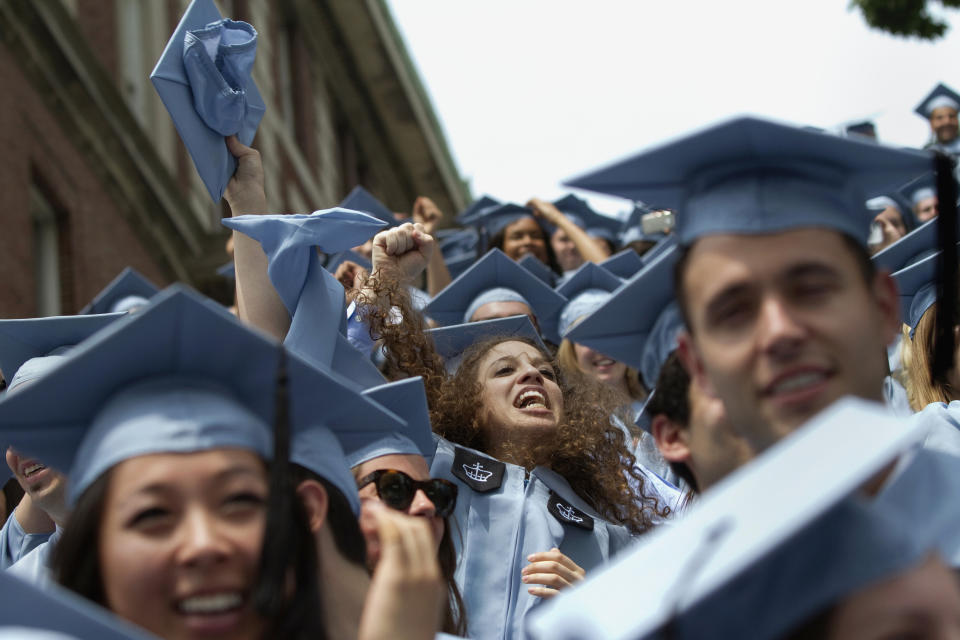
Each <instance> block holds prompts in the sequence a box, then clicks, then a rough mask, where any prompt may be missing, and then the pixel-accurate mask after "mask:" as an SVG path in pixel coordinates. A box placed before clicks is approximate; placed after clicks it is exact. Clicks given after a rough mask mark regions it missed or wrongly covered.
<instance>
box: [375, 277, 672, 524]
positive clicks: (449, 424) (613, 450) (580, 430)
mask: <svg viewBox="0 0 960 640" xmlns="http://www.w3.org/2000/svg"><path fill="white" fill-rule="evenodd" d="M368 287H369V288H367V289H366V291H368V292H369V294H372V295H365V296H362V297H361V298H360V299H359V300H358V302H359V305H360V311H361V313H362V314H363V316H364V319H365V321H366V322H367V323H368V325H369V326H370V332H371V335H372V336H374V337H375V338H377V339H379V340H381V341H382V344H383V346H384V352H385V356H386V365H385V372H386V374H387V376H388V377H389V378H391V379H399V378H403V377H409V376H417V375H419V376H422V377H423V379H424V385H425V387H426V392H427V402H428V406H429V408H430V420H431V424H432V425H433V430H434V432H436V433H437V434H438V435H440V436H442V437H444V438H446V439H448V440H450V441H451V442H454V443H456V444H459V445H462V446H465V447H470V448H472V449H477V450H478V451H484V452H488V451H490V450H491V449H492V446H491V444H492V443H491V441H490V438H491V434H490V433H489V432H488V431H487V430H486V429H485V428H484V420H483V411H482V407H481V402H480V397H481V392H482V389H483V387H482V385H481V383H480V380H479V372H478V367H479V364H480V361H481V360H482V359H483V357H484V356H485V355H486V353H487V352H488V351H489V350H490V349H491V348H493V347H494V346H496V345H498V344H502V343H503V342H514V341H522V342H526V343H527V344H531V345H533V346H537V345H535V344H534V343H532V342H528V341H526V340H522V339H519V338H517V337H515V336H505V337H499V338H492V339H489V340H485V341H481V342H478V343H476V344H474V345H472V346H471V347H470V348H468V349H467V350H466V351H465V352H464V354H463V357H462V361H461V364H460V366H459V367H458V369H457V371H456V372H455V373H453V374H452V375H448V374H447V372H446V370H445V368H444V362H443V359H442V358H441V357H440V355H439V354H438V353H437V351H436V349H435V348H434V345H433V342H432V341H431V340H430V339H429V337H428V336H427V335H426V334H425V333H424V326H425V322H424V319H423V317H422V316H421V315H420V314H419V313H418V312H417V311H416V310H415V309H414V308H413V307H412V305H411V304H410V299H409V294H408V293H407V292H406V290H405V288H404V287H402V286H400V285H399V283H397V282H396V281H391V279H390V278H389V277H384V276H383V275H382V274H376V275H375V276H374V277H372V278H370V280H369V281H368ZM398 312H399V313H398ZM398 315H399V316H400V318H399V319H398ZM537 348H539V347H537ZM543 355H544V356H545V357H548V358H551V356H550V354H548V353H544V354H543ZM551 360H552V358H551ZM554 369H555V370H556V371H557V384H558V385H559V387H560V390H561V392H562V393H563V404H564V410H563V416H562V418H561V420H560V423H559V424H558V425H557V428H556V432H555V434H554V436H553V437H551V438H544V439H543V442H542V443H541V444H540V445H538V446H536V447H534V448H532V449H531V448H530V447H529V445H527V444H524V445H523V446H517V447H515V448H511V446H510V443H509V442H507V443H497V444H498V445H500V446H499V447H498V449H499V450H501V451H503V450H506V451H507V452H508V457H509V458H510V459H511V460H512V461H515V462H517V463H519V464H523V465H524V466H527V467H528V468H529V467H531V466H533V465H535V464H543V465H545V466H548V467H549V468H550V469H552V470H553V471H555V472H556V473H558V474H560V475H561V476H562V477H563V478H564V479H565V480H566V481H567V482H568V483H569V484H570V486H571V487H572V488H573V490H574V491H575V492H576V493H577V495H579V496H580V497H581V498H583V499H584V500H585V501H586V502H587V503H588V504H590V505H591V506H592V507H593V508H594V509H595V510H596V511H597V513H599V514H600V515H602V516H603V517H604V518H606V519H607V520H609V521H611V522H615V523H620V524H623V525H625V526H626V527H627V528H628V529H629V530H630V531H631V532H632V533H634V534H639V533H643V532H645V531H647V530H648V529H650V528H651V526H652V525H653V521H654V519H655V518H658V517H659V518H662V517H665V516H666V515H668V514H669V512H670V509H669V507H667V506H666V505H663V506H661V505H660V504H659V501H658V500H657V498H656V497H655V496H653V495H650V494H648V492H647V491H646V490H645V489H646V487H645V481H644V478H643V476H642V475H641V474H640V473H639V472H638V471H636V459H635V458H634V456H633V454H632V452H631V451H630V449H629V448H628V445H627V439H626V437H625V435H624V433H623V432H622V431H621V430H620V429H619V428H617V427H616V426H614V425H613V424H612V423H611V422H610V416H611V414H612V413H613V412H614V411H615V410H616V407H617V406H618V404H620V403H621V402H622V398H620V396H619V394H617V393H616V392H615V391H613V390H612V389H610V388H608V387H607V386H606V385H603V384H601V383H600V382H598V381H596V380H594V379H592V378H590V377H588V376H586V375H584V374H582V373H579V372H570V371H563V370H561V368H560V367H559V366H558V365H557V364H556V363H554Z"/></svg>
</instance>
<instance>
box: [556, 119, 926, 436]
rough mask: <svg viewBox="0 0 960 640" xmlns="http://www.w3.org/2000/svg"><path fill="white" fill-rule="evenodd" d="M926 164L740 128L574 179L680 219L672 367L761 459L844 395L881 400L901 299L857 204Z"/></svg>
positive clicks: (922, 156) (749, 122)
mask: <svg viewBox="0 0 960 640" xmlns="http://www.w3.org/2000/svg"><path fill="white" fill-rule="evenodd" d="M930 163H931V161H930V157H929V156H928V155H927V154H926V153H923V152H918V151H910V150H899V149H890V148H885V147H881V146H878V145H876V144H873V143H871V142H865V141H860V140H855V139H842V138H838V137H835V136H830V135H827V134H824V133H820V132H816V131H810V130H805V129H799V128H795V127H790V126H784V125H780V124H776V123H773V122H768V121H764V120H760V119H756V118H739V119H735V120H732V121H728V122H726V123H722V124H720V125H716V126H714V127H711V128H709V129H706V130H703V131H701V132H699V133H695V134H692V135H690V136H687V137H685V138H682V139H680V140H677V141H674V142H671V143H668V144H665V145H663V146H661V147H658V148H655V149H653V150H651V151H648V152H645V153H642V154H640V155H638V156H635V157H633V158H630V159H628V160H626V161H624V162H622V163H619V164H617V165H614V166H612V167H608V168H606V169H603V170H601V171H598V172H596V173H594V174H591V175H588V176H584V177H583V178H580V179H578V180H575V181H574V182H573V183H571V184H572V186H579V187H583V188H589V189H594V190H598V191H604V192H607V193H611V192H612V193H616V195H621V196H624V197H628V198H631V199H634V200H644V201H648V202H649V201H655V202H658V203H661V204H663V205H664V206H670V207H671V208H675V209H676V210H677V211H678V229H677V233H678V236H679V241H680V244H681V246H682V248H683V251H684V253H683V256H682V258H681V259H680V261H679V262H678V264H677V270H676V274H677V277H676V279H675V283H676V292H677V299H678V302H679V304H680V307H681V310H682V312H683V315H684V318H685V320H686V326H687V331H686V332H685V333H684V334H682V335H681V337H680V341H679V342H680V355H681V357H682V359H683V361H684V364H685V365H686V367H687V369H688V370H689V371H690V372H691V374H692V377H693V379H694V382H695V383H696V384H698V385H700V386H701V387H702V388H703V389H705V390H706V391H707V392H708V393H709V394H711V395H714V396H717V397H720V398H721V399H722V400H723V401H724V404H725V405H726V410H727V415H728V418H729V420H730V422H731V424H733V425H734V426H735V428H736V429H737V430H738V431H739V432H740V433H741V434H742V435H743V436H744V437H745V438H746V439H747V440H748V441H749V442H750V444H751V445H752V446H753V447H754V448H755V449H757V450H758V451H762V450H763V449H765V448H767V447H769V446H770V445H771V444H773V443H775V442H776V441H777V440H779V439H780V438H782V437H783V436H785V435H787V434H788V433H790V432H791V431H793V430H794V429H796V428H797V427H799V426H800V425H801V424H803V423H804V422H806V421H807V420H808V419H809V418H811V417H812V416H813V415H815V414H816V413H818V412H819V411H820V410H822V409H824V408H826V407H827V406H829V405H830V404H832V403H833V402H834V401H836V400H837V399H839V398H840V397H842V396H844V395H850V394H852V395H856V396H860V397H862V398H866V399H869V400H875V401H877V402H880V401H882V399H883V380H884V377H885V376H886V364H885V360H884V349H885V347H886V345H887V344H888V343H889V342H890V341H891V340H892V339H893V337H894V336H895V334H896V332H897V331H898V329H899V327H900V323H899V311H898V306H897V305H898V296H897V290H896V286H895V285H894V283H893V281H892V280H891V278H890V276H889V274H887V273H884V272H876V271H875V270H874V268H873V266H872V264H871V263H870V261H869V258H868V254H867V252H866V248H865V240H866V236H867V231H868V228H867V225H866V224H865V223H864V222H863V218H862V213H861V212H862V204H863V202H864V201H865V200H866V198H867V197H868V196H870V195H875V194H876V193H878V192H881V191H883V190H884V189H885V188H889V187H890V186H891V185H892V184H897V183H898V182H901V183H902V182H904V181H906V180H909V179H911V178H912V177H915V176H917V175H919V174H921V173H923V172H925V171H929V168H930Z"/></svg>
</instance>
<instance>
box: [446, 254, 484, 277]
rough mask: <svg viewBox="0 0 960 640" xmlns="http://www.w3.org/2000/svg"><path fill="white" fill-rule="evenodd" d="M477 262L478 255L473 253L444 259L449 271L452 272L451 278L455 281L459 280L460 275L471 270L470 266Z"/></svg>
mask: <svg viewBox="0 0 960 640" xmlns="http://www.w3.org/2000/svg"><path fill="white" fill-rule="evenodd" d="M476 261H477V254H476V253H475V252H473V251H470V252H467V253H459V254H457V255H452V256H450V257H449V258H447V257H444V263H446V265H447V271H449V272H450V277H451V278H454V279H456V278H459V277H460V274H462V273H463V272H464V271H466V270H467V269H469V268H470V265H472V264H473V263H474V262H476Z"/></svg>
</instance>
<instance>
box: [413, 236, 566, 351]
mask: <svg viewBox="0 0 960 640" xmlns="http://www.w3.org/2000/svg"><path fill="white" fill-rule="evenodd" d="M507 301H517V302H523V303H525V304H526V305H527V306H529V307H530V309H531V311H533V314H534V315H535V316H536V318H537V321H538V322H539V323H540V328H541V329H542V330H543V331H544V335H552V334H553V333H554V329H553V328H552V327H551V322H554V321H555V314H556V313H557V311H559V310H560V307H562V306H563V304H564V302H565V299H564V298H563V296H561V295H560V294H559V293H556V292H555V291H554V290H553V289H551V288H550V287H549V286H547V285H546V284H544V283H543V282H542V281H541V280H540V279H538V278H537V277H536V276H534V275H533V274H531V273H530V272H529V271H527V270H526V269H524V268H523V267H521V266H520V265H518V264H517V263H516V262H514V261H513V260H511V259H510V258H508V257H507V256H506V255H505V254H504V253H503V252H502V251H500V250H499V249H492V250H490V251H488V252H487V254H486V255H485V256H484V257H483V258H481V259H480V260H478V261H477V262H476V263H474V264H473V266H471V267H470V268H469V269H467V270H466V271H464V272H463V273H462V274H460V277H459V278H457V279H456V280H454V281H453V282H451V283H450V284H449V285H447V286H446V287H445V288H444V289H443V291H441V292H440V293H438V294H437V295H436V296H434V298H433V300H431V301H430V304H428V305H427V307H426V309H425V311H426V313H427V315H428V316H430V317H431V318H433V319H434V320H435V321H436V322H437V323H438V324H440V325H444V326H447V325H452V324H461V323H463V322H469V321H470V318H472V317H473V314H474V313H476V311H477V309H479V308H480V307H481V306H482V305H483V304H486V303H488V302H507Z"/></svg>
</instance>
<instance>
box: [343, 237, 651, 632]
mask: <svg viewBox="0 0 960 640" xmlns="http://www.w3.org/2000/svg"><path fill="white" fill-rule="evenodd" d="M430 249H432V240H431V239H430V238H429V236H427V235H426V234H424V233H423V232H422V230H420V229H418V228H417V227H416V226H414V225H403V226H401V227H398V228H396V229H392V230H390V231H385V232H381V233H380V234H378V235H377V236H376V237H375V239H374V262H373V265H374V267H373V272H374V276H373V277H372V278H371V279H370V280H369V281H368V283H367V285H366V286H365V287H364V289H363V294H362V295H363V298H362V309H363V313H364V316H365V320H366V322H367V323H368V324H369V326H370V330H371V333H372V334H373V335H376V336H378V337H379V338H380V339H382V341H383V344H384V346H385V350H386V354H387V366H388V371H390V372H391V373H392V375H394V376H396V377H402V376H409V375H420V376H423V378H424V381H425V385H426V388H427V397H428V400H429V404H430V413H431V422H432V424H433V429H434V432H435V433H437V434H438V435H440V436H442V439H441V440H440V441H439V444H438V447H437V451H436V455H435V456H434V459H433V464H432V466H431V470H430V475H431V476H432V477H441V478H446V479H448V480H450V481H452V482H455V483H456V484H457V485H458V487H459V492H460V493H459V497H458V501H457V508H456V511H455V515H456V521H457V522H458V523H459V526H460V539H459V545H458V551H459V553H460V563H459V565H458V568H457V571H456V575H455V577H456V579H457V582H458V583H459V584H460V586H461V590H462V591H463V593H464V599H465V601H466V606H467V611H468V612H469V615H470V620H471V624H470V628H469V635H470V637H474V638H482V637H522V635H523V618H524V616H525V614H526V613H527V612H528V611H529V610H530V609H531V608H532V607H533V606H534V605H536V603H537V602H538V601H539V599H540V598H548V597H552V596H553V595H556V593H557V592H558V590H560V589H563V588H566V587H569V586H571V585H572V584H574V583H576V582H578V581H579V580H582V579H583V576H584V574H585V572H586V571H588V570H591V569H593V568H595V567H597V566H598V565H600V564H601V563H603V562H604V561H606V560H608V559H609V558H610V557H611V556H612V555H613V554H615V553H616V552H617V551H619V550H620V549H621V548H623V547H624V546H625V545H627V544H628V543H629V541H630V536H631V534H633V535H637V534H641V533H643V532H645V531H646V530H648V529H649V528H650V527H651V526H652V524H653V523H654V521H655V520H656V519H657V518H658V517H662V516H664V515H666V511H667V510H666V509H665V508H662V507H660V505H659V504H658V503H657V500H656V498H652V497H648V496H646V495H645V494H644V480H643V478H642V477H640V476H639V475H638V474H637V473H636V472H635V471H631V469H632V468H633V456H632V455H631V453H630V452H629V449H628V446H627V443H626V442H625V438H624V435H623V433H622V432H621V431H620V430H619V429H617V428H616V427H614V426H611V424H610V421H609V416H610V413H611V410H612V408H613V407H616V405H617V403H618V402H619V400H618V398H617V397H616V394H614V393H613V392H612V391H611V390H609V389H608V388H605V387H604V386H603V385H601V384H599V383H597V382H596V381H594V380H592V379H590V378H588V377H587V376H583V375H579V374H577V373H561V372H560V369H559V367H557V366H556V365H555V364H554V363H553V361H552V357H551V356H550V355H549V354H548V353H546V352H545V351H543V350H542V349H541V348H540V347H539V346H538V345H537V344H536V343H535V342H533V341H528V340H526V339H523V338H517V337H512V336H511V337H503V336H500V337H491V338H489V339H487V340H483V341H480V342H478V343H476V344H473V345H472V346H471V347H469V348H468V349H467V350H466V351H465V352H464V353H463V356H462V360H461V363H460V365H459V367H458V368H457V370H456V371H455V372H454V373H453V374H452V375H449V374H447V372H446V370H445V368H444V363H443V361H442V359H441V358H440V356H439V355H438V354H437V352H436V350H435V349H434V346H433V344H432V342H431V341H430V339H429V338H428V337H427V335H426V334H425V333H424V330H423V327H424V320H423V318H422V317H421V316H420V315H419V314H418V313H416V312H415V311H414V310H413V308H412V307H411V305H410V303H409V300H408V298H407V294H406V292H405V288H404V287H403V286H402V285H403V281H404V280H405V279H407V278H409V277H411V276H412V275H413V274H414V273H415V272H416V271H417V269H419V268H421V266H422V265H423V264H425V263H426V260H427V259H429V255H428V254H429V251H430ZM398 313H399V315H400V316H401V317H402V320H401V321H399V322H398V321H397V317H398Z"/></svg>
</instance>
